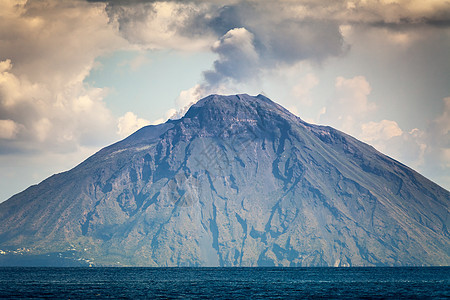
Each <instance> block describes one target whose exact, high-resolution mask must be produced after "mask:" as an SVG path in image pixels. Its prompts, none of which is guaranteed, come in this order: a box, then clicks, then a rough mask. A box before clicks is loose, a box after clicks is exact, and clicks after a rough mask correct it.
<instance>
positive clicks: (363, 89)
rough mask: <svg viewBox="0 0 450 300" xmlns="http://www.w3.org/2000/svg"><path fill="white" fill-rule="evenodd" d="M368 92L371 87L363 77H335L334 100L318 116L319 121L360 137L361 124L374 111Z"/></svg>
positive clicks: (374, 107)
mask: <svg viewBox="0 0 450 300" xmlns="http://www.w3.org/2000/svg"><path fill="white" fill-rule="evenodd" d="M370 92H371V86H370V84H369V82H368V81H367V80H366V78H365V77H364V76H355V77H353V78H344V77H342V76H339V77H337V78H336V81H335V94H334V98H333V99H330V100H329V101H328V105H327V106H326V109H325V110H322V112H321V113H320V114H319V116H320V119H319V121H320V122H321V123H324V124H329V125H332V126H334V127H336V128H338V129H340V130H342V131H344V132H347V133H349V134H351V135H354V136H360V134H361V124H362V122H363V121H364V120H367V116H368V114H369V113H371V112H373V111H374V110H375V109H376V105H375V103H373V102H370V101H369V99H368V96H369V94H370Z"/></svg>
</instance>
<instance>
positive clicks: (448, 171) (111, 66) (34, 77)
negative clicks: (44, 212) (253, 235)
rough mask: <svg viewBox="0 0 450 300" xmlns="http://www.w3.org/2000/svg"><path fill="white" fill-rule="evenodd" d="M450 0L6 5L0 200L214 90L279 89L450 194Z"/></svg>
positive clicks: (74, 0)
mask: <svg viewBox="0 0 450 300" xmlns="http://www.w3.org/2000/svg"><path fill="white" fill-rule="evenodd" d="M448 53H450V4H449V2H448V1H447V2H446V1H445V0H442V1H441V0H430V1H417V0H380V1H371V0H365V1H363V0H355V1H353V0H341V1H331V0H323V1H306V0H298V1H290V0H283V1H278V2H273V1H268V0H267V1H266V0H259V1H256V0H255V1H252V0H248V1H242V0H233V1H215V0H212V1H199V0H190V1H176V0H172V1H145V0H139V1H138V0H132V1H83V0H66V1H57V0H41V1H34V0H29V1H24V0H21V1H11V0H6V1H2V2H1V3H0V201H4V200H6V199H7V198H9V197H10V196H12V195H13V194H15V193H18V192H20V191H22V190H23V189H25V188H27V187H28V186H30V185H32V184H36V183H39V182H40V181H42V180H43V179H45V178H46V177H48V176H50V175H52V174H54V173H58V172H62V171H65V170H68V169H70V168H72V167H74V166H75V165H77V164H78V163H80V162H81V161H82V160H84V159H85V158H87V157H88V156H90V155H92V154H93V153H95V152H96V151H98V150H99V149H101V148H102V147H104V146H107V145H109V144H111V143H113V142H115V141H117V140H119V139H121V138H124V137H126V136H127V135H128V134H131V133H132V132H133V131H135V130H137V129H138V128H140V127H142V126H145V125H147V124H156V123H160V122H164V121H165V120H167V118H169V117H171V116H173V115H174V114H175V116H177V115H178V116H179V115H182V113H183V111H185V109H186V108H187V107H188V106H189V105H190V104H191V103H193V102H195V101H197V100H198V99H199V98H201V97H203V96H206V95H208V94H210V93H219V94H220V93H223V94H234V93H248V94H253V95H256V94H259V93H261V92H263V93H265V94H266V95H267V96H268V97H269V98H271V99H272V100H274V101H276V102H278V103H280V104H281V105H283V106H285V107H286V108H288V109H289V110H290V111H291V112H293V113H295V114H297V115H298V116H300V117H301V118H302V119H304V120H306V121H308V122H312V123H316V124H325V125H330V126H333V127H335V128H337V129H340V130H342V131H344V132H347V133H349V134H351V135H353V136H355V137H357V138H359V139H361V140H363V141H365V142H367V143H369V144H371V145H373V146H374V147H376V148H377V149H378V150H380V151H382V152H383V153H385V154H387V155H389V156H391V157H393V158H395V159H397V160H399V161H401V162H402V163H404V164H406V165H408V166H410V167H412V168H413V169H415V170H417V171H419V172H421V173H422V174H423V175H425V176H426V177H428V178H430V179H431V180H433V181H435V182H437V183H438V184H440V185H441V186H443V187H445V188H446V189H450V59H449V57H448Z"/></svg>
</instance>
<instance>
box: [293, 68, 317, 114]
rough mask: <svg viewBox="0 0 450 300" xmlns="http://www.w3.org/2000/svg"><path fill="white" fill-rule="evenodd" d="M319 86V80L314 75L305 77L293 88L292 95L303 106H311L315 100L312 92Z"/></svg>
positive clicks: (309, 74) (310, 74)
mask: <svg viewBox="0 0 450 300" xmlns="http://www.w3.org/2000/svg"><path fill="white" fill-rule="evenodd" d="M318 84H319V79H318V78H317V76H315V75H314V74H312V73H308V74H306V75H305V76H303V77H302V78H301V79H300V80H299V81H298V82H297V84H296V85H294V86H293V87H292V91H291V94H292V96H293V97H294V98H295V99H297V101H298V102H299V103H300V104H302V105H303V106H311V105H312V104H313V98H312V96H311V94H310V92H311V90H312V89H313V88H315V87H316V86H317V85H318Z"/></svg>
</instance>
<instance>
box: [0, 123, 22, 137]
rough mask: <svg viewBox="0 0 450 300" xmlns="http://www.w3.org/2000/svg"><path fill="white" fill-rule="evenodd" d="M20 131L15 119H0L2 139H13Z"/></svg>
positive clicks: (0, 135)
mask: <svg viewBox="0 0 450 300" xmlns="http://www.w3.org/2000/svg"><path fill="white" fill-rule="evenodd" d="M18 132H19V125H18V124H17V123H16V122H14V121H13V120H0V139H13V138H15V137H16V135H17V133H18Z"/></svg>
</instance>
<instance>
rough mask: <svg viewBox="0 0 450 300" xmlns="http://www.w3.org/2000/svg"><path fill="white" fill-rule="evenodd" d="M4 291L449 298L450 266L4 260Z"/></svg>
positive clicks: (70, 295)
mask: <svg viewBox="0 0 450 300" xmlns="http://www.w3.org/2000/svg"><path fill="white" fill-rule="evenodd" d="M0 298H7V299H21V298H34V299H235V298H237V299H263V298H264V299H266V298H274V299H299V298H300V299H386V298H391V299H450V267H394V268H379V267H374V268H280V267H275V268H269V267H268V268H98V267H95V268H82V267H79V268H49V267H47V268H39V267H31V268H27V267H20V268H16V267H3V268H0Z"/></svg>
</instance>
